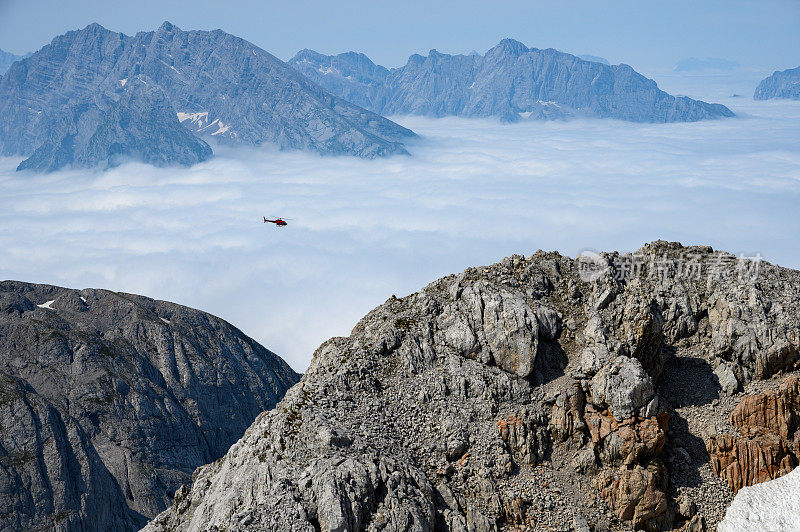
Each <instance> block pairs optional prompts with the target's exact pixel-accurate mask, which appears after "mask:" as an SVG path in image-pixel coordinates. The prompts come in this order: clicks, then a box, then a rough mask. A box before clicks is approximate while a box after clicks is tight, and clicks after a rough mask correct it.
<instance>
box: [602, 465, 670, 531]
mask: <svg viewBox="0 0 800 532" xmlns="http://www.w3.org/2000/svg"><path fill="white" fill-rule="evenodd" d="M595 487H596V488H597V489H599V490H600V492H601V494H602V495H603V497H604V498H605V499H606V500H607V501H608V502H609V504H610V506H611V507H612V508H613V509H614V513H616V514H617V517H619V518H620V519H621V520H623V521H630V522H631V524H633V525H634V526H635V527H637V528H643V527H647V528H654V527H655V528H658V518H659V517H660V516H662V515H664V514H665V512H666V510H667V497H666V495H665V491H666V488H667V474H666V470H665V469H664V466H663V465H662V464H661V462H659V461H657V460H653V461H651V462H650V463H649V464H648V465H647V466H646V467H645V466H641V465H636V466H634V467H632V468H627V467H625V466H623V467H621V468H620V469H618V470H608V469H607V470H605V471H603V473H602V474H601V475H600V476H599V477H598V478H597V481H596V483H595Z"/></svg>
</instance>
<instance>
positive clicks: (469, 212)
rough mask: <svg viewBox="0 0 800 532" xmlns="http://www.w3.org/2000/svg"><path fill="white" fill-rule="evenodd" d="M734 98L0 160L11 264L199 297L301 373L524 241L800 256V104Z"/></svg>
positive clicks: (412, 121) (191, 301)
mask: <svg viewBox="0 0 800 532" xmlns="http://www.w3.org/2000/svg"><path fill="white" fill-rule="evenodd" d="M749 90H750V94H752V87H750V88H749ZM687 93H688V91H687ZM694 95H695V96H697V94H694ZM716 101H719V99H717V100H716ZM723 103H726V104H728V105H729V106H730V107H731V108H732V109H733V110H734V111H735V112H737V113H739V114H741V115H742V117H741V118H737V119H731V120H722V121H710V122H700V123H694V124H669V125H648V124H644V125H642V124H630V123H622V122H616V121H600V120H592V121H572V122H550V123H539V122H532V123H521V124H514V125H500V124H498V123H496V122H491V121H476V120H461V119H441V120H429V119H422V118H402V119H399V121H400V122H402V123H403V125H406V126H408V127H411V128H412V129H414V130H415V131H417V132H418V133H420V134H421V135H422V137H423V138H422V139H421V140H420V141H418V142H416V143H415V144H412V145H411V146H410V151H411V152H412V154H413V156H412V157H395V158H392V159H388V160H378V161H362V160H356V159H352V158H346V157H341V158H338V157H337V158H333V157H318V156H315V155H308V154H303V153H296V152H294V153H293V152H284V153H281V152H276V151H274V150H269V149H260V150H223V149H220V150H217V154H218V156H217V157H216V158H214V159H213V160H212V161H209V162H207V163H204V164H201V165H197V166H195V167H193V168H189V169H174V168H173V169H155V168H152V167H148V166H144V165H139V164H128V165H125V166H123V167H120V168H117V169H114V170H110V171H107V172H86V171H81V172H77V171H65V172H58V173H55V174H49V175H35V174H26V173H16V172H14V167H15V166H16V164H17V163H18V159H13V160H12V159H4V160H3V159H0V249H2V250H3V254H2V258H0V277H2V278H8V279H19V280H24V281H33V282H46V283H52V284H58V285H64V286H70V287H76V288H83V287H100V288H109V289H113V290H121V291H126V292H134V293H140V294H144V295H148V296H151V297H156V298H159V299H167V300H170V301H175V302H178V303H182V304H185V305H189V306H192V307H197V308H201V309H203V310H206V311H209V312H211V313H214V314H217V315H219V316H221V317H223V318H225V319H227V320H229V321H230V322H232V323H233V324H235V325H236V326H238V327H239V328H241V329H242V330H243V331H244V332H245V333H247V334H250V335H251V336H253V337H254V338H256V339H257V340H259V341H260V342H262V343H263V344H264V345H265V346H267V347H268V348H270V349H272V350H273V351H275V352H277V353H278V354H280V355H282V356H283V357H284V358H286V360H287V361H288V362H289V363H290V364H291V365H292V366H293V367H294V368H296V369H297V370H299V371H302V370H304V369H305V367H306V366H307V365H308V362H309V361H310V359H311V355H312V353H313V351H314V349H315V348H316V347H317V346H318V345H319V344H320V343H321V342H322V341H323V340H325V339H327V338H329V337H330V336H333V335H345V334H348V333H349V331H350V329H351V328H352V326H353V325H355V323H356V321H357V320H358V319H359V318H360V317H361V316H363V315H364V314H365V313H366V312H367V311H369V310H370V309H371V308H373V307H374V306H376V305H378V304H380V303H382V302H383V301H384V300H385V299H386V298H387V297H389V296H390V295H391V294H393V293H394V294H397V295H398V296H400V295H404V294H407V293H410V292H413V291H415V290H417V289H419V288H421V287H422V286H424V285H425V284H427V283H428V282H430V281H433V280H434V279H436V278H438V277H440V276H442V275H445V274H448V273H455V272H458V271H461V270H462V269H464V268H465V267H467V266H473V265H480V264H487V263H491V262H494V261H497V260H499V259H501V258H503V257H504V256H507V255H510V254H512V253H522V254H525V255H529V254H531V253H532V252H534V251H536V250H537V249H540V248H542V249H555V250H559V251H561V252H562V253H565V254H568V255H573V256H574V255H575V254H577V253H578V252H580V251H581V250H583V249H585V248H593V249H604V250H605V249H620V250H633V249H636V248H638V247H639V246H640V245H641V244H643V243H645V242H648V241H652V240H655V239H659V238H661V239H668V240H679V241H682V242H684V243H707V244H711V245H713V246H714V247H715V248H721V249H726V250H728V251H731V252H734V253H737V254H738V253H740V252H741V253H755V252H760V253H761V254H762V255H763V256H764V257H765V258H766V259H767V260H770V261H771V262H775V263H778V264H781V265H785V266H791V267H795V268H797V267H800V249H799V246H798V244H800V238H798V228H800V209H798V204H799V203H798V200H799V199H800V102H753V101H752V100H751V99H750V98H749V95H748V97H747V98H728V99H726V100H724V101H723ZM262 215H267V216H285V217H289V218H292V220H291V222H290V225H289V226H288V227H286V228H277V227H275V226H272V225H265V224H263V223H262V222H261V216H262Z"/></svg>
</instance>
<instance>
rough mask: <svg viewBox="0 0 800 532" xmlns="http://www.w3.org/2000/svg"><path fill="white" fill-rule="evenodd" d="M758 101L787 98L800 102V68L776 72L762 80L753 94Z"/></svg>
mask: <svg viewBox="0 0 800 532" xmlns="http://www.w3.org/2000/svg"><path fill="white" fill-rule="evenodd" d="M753 98H754V99H756V100H769V99H771V98H785V99H789V100H800V67H797V68H790V69H787V70H783V71H776V72H773V74H772V75H771V76H769V77H766V78H764V79H763V80H761V83H759V84H758V87H756V91H755V93H754V94H753Z"/></svg>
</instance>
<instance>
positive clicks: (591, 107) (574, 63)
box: [289, 39, 733, 122]
mask: <svg viewBox="0 0 800 532" xmlns="http://www.w3.org/2000/svg"><path fill="white" fill-rule="evenodd" d="M289 63H290V64H291V65H293V66H294V67H295V68H296V69H298V70H299V71H300V72H302V73H303V74H305V75H306V76H308V77H309V78H310V79H312V80H314V81H315V82H316V83H318V84H320V85H321V86H323V87H325V88H326V89H327V90H329V91H330V92H332V93H333V94H336V95H338V96H340V97H342V98H344V99H347V100H349V101H352V102H353V103H356V104H357V105H361V106H363V107H365V108H367V109H370V110H372V111H374V112H376V113H379V114H382V115H384V116H392V115H404V114H420V115H426V116H433V117H442V116H450V115H454V116H462V117H479V118H482V117H497V118H500V119H501V120H503V121H509V122H513V121H517V120H520V119H522V118H535V119H552V118H564V117H567V116H573V115H577V116H587V117H599V118H617V119H621V120H629V121H633V122H687V121H696V120H705V119H712V118H722V117H730V116H733V113H732V112H731V111H730V109H728V108H727V107H725V106H724V105H719V104H709V103H706V102H702V101H698V100H693V99H691V98H687V97H683V96H678V97H675V96H672V95H670V94H667V93H666V92H664V91H662V90H659V89H658V86H657V85H656V83H655V81H653V80H651V79H648V78H646V77H644V76H642V75H641V74H639V73H637V72H636V71H635V70H633V69H632V68H631V67H630V66H628V65H625V64H620V65H605V64H603V63H601V62H597V61H586V60H583V59H580V58H579V57H576V56H574V55H570V54H567V53H563V52H559V51H557V50H553V49H546V50H539V49H537V48H528V47H527V46H525V45H524V44H522V43H521V42H518V41H515V40H513V39H503V40H502V41H501V42H500V43H499V44H498V45H497V46H495V47H494V48H492V49H490V50H489V51H488V52H486V54H484V55H478V54H470V55H449V54H442V53H439V52H438V51H436V50H431V51H430V53H429V54H428V55H427V56H421V55H418V54H414V55H412V56H411V57H410V58H409V60H408V63H407V64H406V65H405V66H403V67H401V68H395V69H392V70H388V69H386V68H384V67H381V66H379V65H375V64H374V63H373V62H372V61H371V60H370V59H369V58H368V57H367V56H365V55H364V54H358V53H354V52H348V53H344V54H339V55H335V56H326V55H322V54H319V53H317V52H314V51H313V50H302V51H300V52H298V54H297V55H295V56H294V57H293V58H292V59H291V60H289Z"/></svg>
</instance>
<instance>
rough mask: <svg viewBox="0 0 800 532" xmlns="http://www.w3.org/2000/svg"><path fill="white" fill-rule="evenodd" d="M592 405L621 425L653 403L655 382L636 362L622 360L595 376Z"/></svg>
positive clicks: (621, 357)
mask: <svg viewBox="0 0 800 532" xmlns="http://www.w3.org/2000/svg"><path fill="white" fill-rule="evenodd" d="M591 393H592V402H593V403H595V404H597V405H598V406H600V407H607V408H608V410H609V412H610V413H611V415H612V416H614V418H615V419H617V420H618V421H621V420H624V419H628V418H631V417H633V416H635V415H637V414H638V413H639V412H640V411H641V410H642V409H643V408H644V407H646V406H647V404H648V403H649V402H650V401H651V400H652V399H653V396H654V394H655V391H654V388H653V381H652V379H651V378H650V376H649V375H648V374H647V373H646V372H645V370H644V368H643V367H642V364H641V363H640V362H639V361H638V360H636V359H635V358H628V357H625V356H620V357H617V358H616V359H614V360H613V361H612V362H611V363H610V364H608V365H606V366H604V367H603V369H601V370H600V372H599V373H598V374H597V375H595V376H594V378H593V379H592V385H591Z"/></svg>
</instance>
